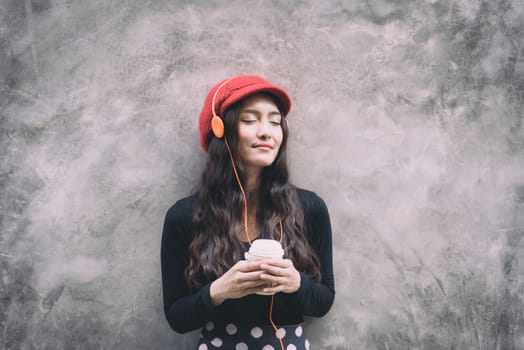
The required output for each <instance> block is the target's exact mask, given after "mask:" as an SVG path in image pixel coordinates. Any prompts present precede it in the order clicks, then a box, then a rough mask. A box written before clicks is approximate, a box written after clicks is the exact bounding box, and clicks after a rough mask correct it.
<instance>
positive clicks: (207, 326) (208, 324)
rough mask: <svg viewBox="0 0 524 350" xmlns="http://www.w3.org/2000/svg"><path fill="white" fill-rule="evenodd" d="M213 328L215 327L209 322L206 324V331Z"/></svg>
mask: <svg viewBox="0 0 524 350" xmlns="http://www.w3.org/2000/svg"><path fill="white" fill-rule="evenodd" d="M213 328H215V325H214V324H213V322H211V321H209V322H208V323H207V324H206V329H207V330H208V331H210V330H212V329H213Z"/></svg>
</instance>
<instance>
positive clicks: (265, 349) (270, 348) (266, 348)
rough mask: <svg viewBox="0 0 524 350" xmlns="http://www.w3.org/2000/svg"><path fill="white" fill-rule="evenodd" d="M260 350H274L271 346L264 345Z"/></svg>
mask: <svg viewBox="0 0 524 350" xmlns="http://www.w3.org/2000/svg"><path fill="white" fill-rule="evenodd" d="M262 350H275V348H274V347H272V346H271V345H266V346H264V347H263V348H262Z"/></svg>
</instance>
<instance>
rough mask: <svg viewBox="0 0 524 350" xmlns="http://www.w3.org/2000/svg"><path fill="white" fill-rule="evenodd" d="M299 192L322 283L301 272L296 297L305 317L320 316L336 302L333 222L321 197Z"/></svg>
mask: <svg viewBox="0 0 524 350" xmlns="http://www.w3.org/2000/svg"><path fill="white" fill-rule="evenodd" d="M299 193H300V197H301V200H302V204H303V206H304V215H305V221H306V226H307V230H308V236H309V242H310V244H311V246H312V247H313V249H314V250H315V252H316V253H317V255H318V258H319V261H320V272H321V280H320V282H315V281H313V280H312V279H311V278H310V277H309V276H308V275H307V274H305V273H303V272H301V273H300V278H301V281H300V289H299V290H298V293H297V297H298V301H299V305H300V308H301V309H302V312H303V314H304V315H306V316H316V317H321V316H324V315H325V314H326V313H327V312H328V311H329V309H330V308H331V305H333V301H334V299H335V278H334V275H333V246H332V233H331V222H330V219H329V213H328V209H327V206H326V203H324V201H323V200H322V199H321V198H320V197H319V196H317V195H316V194H315V193H313V192H309V191H304V190H302V191H300V192H299Z"/></svg>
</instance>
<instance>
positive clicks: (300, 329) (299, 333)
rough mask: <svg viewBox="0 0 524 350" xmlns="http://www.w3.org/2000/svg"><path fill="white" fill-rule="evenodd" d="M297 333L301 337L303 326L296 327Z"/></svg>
mask: <svg viewBox="0 0 524 350" xmlns="http://www.w3.org/2000/svg"><path fill="white" fill-rule="evenodd" d="M295 335H296V336H297V337H300V336H301V335H302V326H298V327H297V329H295Z"/></svg>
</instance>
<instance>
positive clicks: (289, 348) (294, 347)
mask: <svg viewBox="0 0 524 350" xmlns="http://www.w3.org/2000/svg"><path fill="white" fill-rule="evenodd" d="M286 350H297V347H296V346H295V345H293V344H289V345H288V346H287V348H286Z"/></svg>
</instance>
